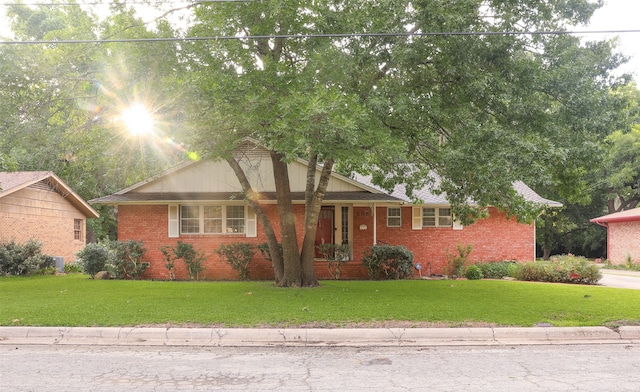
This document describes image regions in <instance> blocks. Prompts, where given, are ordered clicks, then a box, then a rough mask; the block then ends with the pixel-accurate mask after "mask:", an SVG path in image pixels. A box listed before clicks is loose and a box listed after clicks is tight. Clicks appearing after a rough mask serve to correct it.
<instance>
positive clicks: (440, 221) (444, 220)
mask: <svg viewBox="0 0 640 392" xmlns="http://www.w3.org/2000/svg"><path fill="white" fill-rule="evenodd" d="M425 210H433V212H434V215H433V216H431V215H430V216H429V218H432V219H433V224H425V223H426V222H425V215H424V214H425ZM441 210H445V211H446V210H448V214H447V215H443V214H442V213H441V212H444V211H441ZM422 227H453V215H452V211H451V207H422Z"/></svg>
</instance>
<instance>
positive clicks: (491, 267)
mask: <svg viewBox="0 0 640 392" xmlns="http://www.w3.org/2000/svg"><path fill="white" fill-rule="evenodd" d="M475 265H476V266H478V268H480V270H481V271H482V275H483V276H484V279H502V278H504V277H507V276H510V277H515V271H516V270H517V269H518V264H517V262H514V261H490V262H487V263H477V264H475Z"/></svg>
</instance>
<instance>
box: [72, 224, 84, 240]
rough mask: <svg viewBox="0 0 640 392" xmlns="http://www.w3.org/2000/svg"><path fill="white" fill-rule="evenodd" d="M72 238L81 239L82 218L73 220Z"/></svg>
mask: <svg viewBox="0 0 640 392" xmlns="http://www.w3.org/2000/svg"><path fill="white" fill-rule="evenodd" d="M73 239H74V240H78V241H82V219H74V220H73Z"/></svg>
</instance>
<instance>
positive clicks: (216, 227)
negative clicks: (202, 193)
mask: <svg viewBox="0 0 640 392" xmlns="http://www.w3.org/2000/svg"><path fill="white" fill-rule="evenodd" d="M204 232H205V233H206V234H222V206H204Z"/></svg>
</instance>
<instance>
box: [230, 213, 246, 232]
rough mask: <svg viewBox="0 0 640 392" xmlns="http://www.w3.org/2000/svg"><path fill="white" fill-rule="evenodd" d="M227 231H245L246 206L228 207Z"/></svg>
mask: <svg viewBox="0 0 640 392" xmlns="http://www.w3.org/2000/svg"><path fill="white" fill-rule="evenodd" d="M227 233H244V206H228V207H227Z"/></svg>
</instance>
